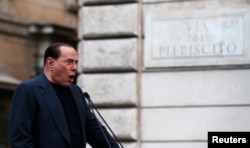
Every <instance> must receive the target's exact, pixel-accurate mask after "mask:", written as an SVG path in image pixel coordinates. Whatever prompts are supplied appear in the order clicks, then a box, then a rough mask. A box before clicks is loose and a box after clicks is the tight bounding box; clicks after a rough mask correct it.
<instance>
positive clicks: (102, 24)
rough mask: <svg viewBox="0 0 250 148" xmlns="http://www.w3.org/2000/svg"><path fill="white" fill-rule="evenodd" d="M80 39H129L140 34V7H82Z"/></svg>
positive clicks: (127, 5)
mask: <svg viewBox="0 0 250 148" xmlns="http://www.w3.org/2000/svg"><path fill="white" fill-rule="evenodd" d="M79 18H80V20H79V38H80V39H81V38H82V37H84V38H95V37H123V36H125V37H127V36H136V35H137V34H138V20H139V19H138V5H137V4H124V5H108V6H107V5H105V6H91V7H87V6H85V7H82V8H81V9H80V11H79Z"/></svg>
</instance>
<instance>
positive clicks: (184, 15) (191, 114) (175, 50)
mask: <svg viewBox="0 0 250 148" xmlns="http://www.w3.org/2000/svg"><path fill="white" fill-rule="evenodd" d="M79 7H80V9H79V30H78V38H79V43H78V52H79V55H80V62H79V77H78V84H79V85H80V86H81V87H82V88H83V90H84V91H87V92H89V94H90V95H91V96H92V99H93V101H94V102H95V103H96V104H97V105H98V107H99V108H100V110H101V112H102V113H103V115H104V117H105V118H106V120H107V121H108V123H109V124H110V126H111V128H113V130H114V132H115V133H116V135H117V136H118V138H119V139H120V140H121V141H122V143H123V145H124V147H126V148H167V147H170V148H184V147H185V148H205V147H207V142H208V139H207V134H208V132H209V131H250V120H249V119H250V118H249V117H250V114H249V112H250V106H249V104H250V99H249V97H250V93H249V91H248V88H249V80H250V70H249V68H250V66H249V65H250V46H249V45H250V42H249V34H250V32H249V31H250V30H249V28H250V27H249V26H250V22H249V20H250V16H249V14H250V1H249V0H230V1H228V0H79Z"/></svg>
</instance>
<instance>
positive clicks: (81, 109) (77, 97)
mask: <svg viewBox="0 0 250 148" xmlns="http://www.w3.org/2000/svg"><path fill="white" fill-rule="evenodd" d="M69 88H70V91H71V94H72V96H73V98H74V100H75V103H76V106H77V109H78V112H79V116H80V120H81V125H82V126H81V127H82V134H83V135H84V134H85V132H86V131H85V116H86V115H85V113H86V111H85V110H84V109H85V107H84V98H83V96H82V95H81V92H80V91H78V90H77V89H73V86H72V85H71V86H70V87H69ZM84 137H85V136H83V138H84Z"/></svg>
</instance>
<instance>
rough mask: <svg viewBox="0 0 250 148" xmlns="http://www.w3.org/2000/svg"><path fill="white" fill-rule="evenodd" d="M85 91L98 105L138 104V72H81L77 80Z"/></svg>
mask: <svg viewBox="0 0 250 148" xmlns="http://www.w3.org/2000/svg"><path fill="white" fill-rule="evenodd" d="M77 82H78V84H79V86H80V87H81V88H82V89H83V91H87V92H88V93H89V94H90V96H91V98H92V99H93V102H94V103H95V104H96V105H102V106H135V105H137V102H138V101H137V99H138V98H137V85H136V82H137V76H136V73H124V74H120V73H119V74H81V75H79V76H78V80H77Z"/></svg>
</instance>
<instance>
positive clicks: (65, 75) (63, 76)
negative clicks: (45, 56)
mask: <svg viewBox="0 0 250 148" xmlns="http://www.w3.org/2000/svg"><path fill="white" fill-rule="evenodd" d="M77 63H78V56H77V52H76V51H75V49H74V48H71V47H67V46H61V47H60V56H59V57H58V58H57V59H54V62H53V71H52V75H51V76H52V77H51V78H52V82H53V83H55V84H58V85H62V86H69V85H70V84H71V83H72V82H73V81H74V79H75V76H76V71H77Z"/></svg>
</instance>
